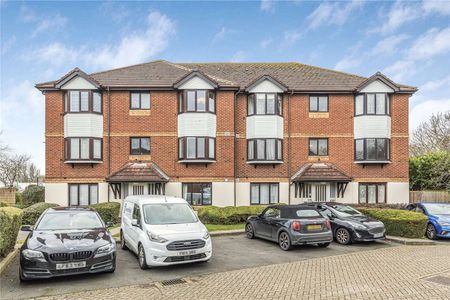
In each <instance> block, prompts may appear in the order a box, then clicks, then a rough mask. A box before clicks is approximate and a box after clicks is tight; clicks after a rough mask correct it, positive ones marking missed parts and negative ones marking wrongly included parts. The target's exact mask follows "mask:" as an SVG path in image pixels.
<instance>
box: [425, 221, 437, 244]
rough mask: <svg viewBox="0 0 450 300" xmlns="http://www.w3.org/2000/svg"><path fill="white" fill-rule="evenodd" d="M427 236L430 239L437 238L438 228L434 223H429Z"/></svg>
mask: <svg viewBox="0 0 450 300" xmlns="http://www.w3.org/2000/svg"><path fill="white" fill-rule="evenodd" d="M427 238H429V239H430V240H434V239H436V228H434V225H433V224H428V226H427Z"/></svg>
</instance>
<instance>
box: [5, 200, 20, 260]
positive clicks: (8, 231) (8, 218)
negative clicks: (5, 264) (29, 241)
mask: <svg viewBox="0 0 450 300" xmlns="http://www.w3.org/2000/svg"><path fill="white" fill-rule="evenodd" d="M21 224H22V210H21V209H19V208H15V207H2V208H0V256H6V255H7V254H8V253H9V252H11V250H12V249H14V245H15V244H16V240H17V234H18V233H19V230H20V225H21Z"/></svg>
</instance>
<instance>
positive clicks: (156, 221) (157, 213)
mask: <svg viewBox="0 0 450 300" xmlns="http://www.w3.org/2000/svg"><path fill="white" fill-rule="evenodd" d="M143 210H144V222H145V223H146V224H149V225H165V224H186V223H195V222H197V221H198V219H197V217H196V216H195V214H194V212H193V211H192V209H191V207H190V206H189V205H188V204H185V203H162V204H146V205H144V206H143Z"/></svg>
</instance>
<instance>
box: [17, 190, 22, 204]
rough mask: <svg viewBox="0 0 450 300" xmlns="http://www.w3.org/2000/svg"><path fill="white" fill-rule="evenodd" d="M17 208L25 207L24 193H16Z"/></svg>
mask: <svg viewBox="0 0 450 300" xmlns="http://www.w3.org/2000/svg"><path fill="white" fill-rule="evenodd" d="M16 206H17V207H22V206H23V197H22V193H19V192H17V193H16Z"/></svg>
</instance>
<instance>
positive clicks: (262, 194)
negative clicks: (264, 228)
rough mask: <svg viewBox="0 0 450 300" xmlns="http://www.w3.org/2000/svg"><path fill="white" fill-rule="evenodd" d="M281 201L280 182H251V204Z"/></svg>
mask: <svg viewBox="0 0 450 300" xmlns="http://www.w3.org/2000/svg"><path fill="white" fill-rule="evenodd" d="M278 202H279V184H278V183H251V184H250V204H272V203H278Z"/></svg>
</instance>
